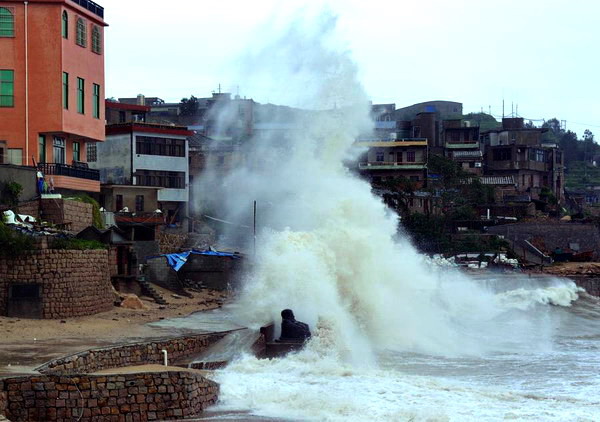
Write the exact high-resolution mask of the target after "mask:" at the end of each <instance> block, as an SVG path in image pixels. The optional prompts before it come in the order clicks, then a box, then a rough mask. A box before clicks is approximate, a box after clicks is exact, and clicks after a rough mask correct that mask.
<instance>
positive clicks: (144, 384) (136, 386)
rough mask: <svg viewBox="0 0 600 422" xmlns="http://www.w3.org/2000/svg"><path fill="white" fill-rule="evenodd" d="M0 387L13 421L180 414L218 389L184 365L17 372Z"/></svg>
mask: <svg viewBox="0 0 600 422" xmlns="http://www.w3.org/2000/svg"><path fill="white" fill-rule="evenodd" d="M0 388H1V390H0V394H2V393H4V394H5V396H6V404H5V407H6V408H5V411H4V414H5V415H6V417H8V419H9V420H11V421H13V422H20V421H60V422H63V421H64V422H66V421H69V422H71V421H82V422H95V421H111V422H112V421H114V422H121V421H155V420H157V421H164V420H174V419H183V418H186V417H189V416H194V415H198V414H200V413H201V412H202V411H203V410H204V409H205V408H206V407H208V406H209V405H211V404H214V403H215V402H216V401H217V397H218V391H219V386H218V384H216V383H215V382H213V381H210V380H208V379H206V378H204V377H203V376H202V375H201V374H200V373H198V372H195V371H189V370H182V371H164V372H149V373H132V374H114V375H84V376H60V375H41V376H34V377H17V378H7V379H4V380H3V381H0ZM0 397H2V396H1V395H0ZM0 400H1V399H0ZM1 405H2V402H1V401H0V406H1ZM1 411H2V409H1V408H0V412H1Z"/></svg>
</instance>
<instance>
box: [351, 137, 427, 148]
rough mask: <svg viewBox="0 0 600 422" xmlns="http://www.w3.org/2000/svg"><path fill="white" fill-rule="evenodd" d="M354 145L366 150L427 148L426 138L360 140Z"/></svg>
mask: <svg viewBox="0 0 600 422" xmlns="http://www.w3.org/2000/svg"><path fill="white" fill-rule="evenodd" d="M354 145H356V146H359V147H368V148H374V147H378V148H391V147H427V138H403V139H394V140H391V139H390V140H384V139H381V138H360V139H358V140H357V141H356V142H355V143H354Z"/></svg>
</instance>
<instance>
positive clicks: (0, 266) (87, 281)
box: [0, 249, 113, 319]
mask: <svg viewBox="0 0 600 422" xmlns="http://www.w3.org/2000/svg"><path fill="white" fill-rule="evenodd" d="M107 263H108V251H105V250H86V251H74V250H52V249H47V250H40V251H35V252H32V253H30V254H27V255H24V256H21V257H19V258H15V259H7V258H0V315H6V309H7V302H8V294H9V286H10V284H11V283H20V284H21V283H22V284H29V283H35V284H40V285H41V286H42V308H43V311H42V318H45V319H58V318H69V317H77V316H83V315H92V314H95V313H98V312H104V311H108V310H110V309H111V308H112V306H113V297H112V289H111V288H112V286H111V283H110V276H109V273H108V271H107Z"/></svg>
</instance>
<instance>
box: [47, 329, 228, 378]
mask: <svg viewBox="0 0 600 422" xmlns="http://www.w3.org/2000/svg"><path fill="white" fill-rule="evenodd" d="M228 333H229V332H222V333H210V334H197V335H193V336H185V337H178V338H172V339H160V340H158V339H157V340H155V341H146V342H144V343H135V344H127V345H123V346H117V347H112V348H104V349H93V350H87V351H85V352H81V353H77V354H75V355H71V356H67V357H64V358H60V359H55V360H52V361H50V362H47V363H46V364H44V365H42V366H40V367H38V368H36V370H37V371H39V372H41V373H42V374H61V375H71V374H83V373H91V372H97V371H101V370H103V369H113V368H119V367H123V366H134V365H150V364H162V363H163V354H162V352H161V350H163V349H165V350H167V354H168V359H169V364H171V363H177V362H180V361H182V360H184V359H186V358H189V357H193V356H196V355H198V354H200V353H201V352H202V351H204V350H205V349H206V348H208V346H210V345H212V344H213V343H215V342H216V341H217V340H220V339H221V338H223V337H225V336H226V335H227V334H228Z"/></svg>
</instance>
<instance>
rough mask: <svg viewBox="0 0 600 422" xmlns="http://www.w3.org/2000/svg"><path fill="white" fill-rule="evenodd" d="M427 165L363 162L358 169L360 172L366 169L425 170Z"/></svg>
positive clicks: (417, 163) (419, 163)
mask: <svg viewBox="0 0 600 422" xmlns="http://www.w3.org/2000/svg"><path fill="white" fill-rule="evenodd" d="M426 165H427V163H426V162H424V161H409V162H407V161H404V162H397V161H370V162H362V163H358V168H359V169H360V170H366V169H410V170H414V169H420V168H425V166H426Z"/></svg>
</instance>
